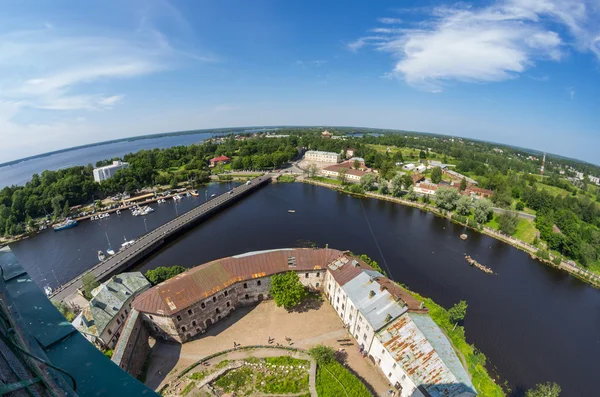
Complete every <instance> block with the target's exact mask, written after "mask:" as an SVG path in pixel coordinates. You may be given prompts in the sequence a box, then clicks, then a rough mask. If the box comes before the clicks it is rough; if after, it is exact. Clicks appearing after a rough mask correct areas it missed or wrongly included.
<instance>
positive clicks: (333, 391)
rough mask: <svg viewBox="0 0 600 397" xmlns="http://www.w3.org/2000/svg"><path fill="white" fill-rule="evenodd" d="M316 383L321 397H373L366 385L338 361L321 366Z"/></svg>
mask: <svg viewBox="0 0 600 397" xmlns="http://www.w3.org/2000/svg"><path fill="white" fill-rule="evenodd" d="M316 383H317V384H316V386H317V394H318V395H319V397H344V396H346V394H347V395H348V396H351V397H371V396H372V394H371V392H370V391H369V389H367V387H366V386H365V385H364V383H362V382H361V381H360V379H358V378H357V377H356V376H354V374H352V373H351V372H350V371H348V369H346V367H344V366H343V365H342V364H340V363H338V362H337V361H332V362H329V363H327V364H319V367H318V369H317V382H316Z"/></svg>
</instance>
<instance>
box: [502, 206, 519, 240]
mask: <svg viewBox="0 0 600 397" xmlns="http://www.w3.org/2000/svg"><path fill="white" fill-rule="evenodd" d="M518 223H519V216H518V215H517V214H516V213H514V212H512V211H505V212H503V213H501V214H500V215H499V216H498V227H499V228H500V231H501V232H502V233H505V234H508V235H509V236H512V234H513V233H514V232H515V231H516V230H517V224H518Z"/></svg>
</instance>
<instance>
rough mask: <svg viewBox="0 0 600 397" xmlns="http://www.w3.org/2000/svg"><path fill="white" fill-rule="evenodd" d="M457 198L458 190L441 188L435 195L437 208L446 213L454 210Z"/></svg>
mask: <svg viewBox="0 0 600 397" xmlns="http://www.w3.org/2000/svg"><path fill="white" fill-rule="evenodd" d="M459 198H460V193H459V192H458V190H456V189H453V188H449V187H441V188H439V189H438V190H437V191H436V193H435V202H436V204H437V206H438V207H440V208H442V209H445V210H448V211H453V210H454V209H455V208H456V204H457V203H458V199H459Z"/></svg>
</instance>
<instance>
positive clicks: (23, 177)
mask: <svg viewBox="0 0 600 397" xmlns="http://www.w3.org/2000/svg"><path fill="white" fill-rule="evenodd" d="M215 135H216V134H214V133H209V132H201V133H198V134H190V135H173V136H166V137H161V138H148V139H138V140H131V141H121V142H115V143H108V144H101V145H97V146H91V147H86V148H82V149H74V150H69V151H66V152H61V153H55V154H52V155H49V156H44V157H37V158H34V159H31V160H26V161H22V162H20V163H16V164H13V165H8V166H4V167H0V188H2V187H4V186H11V185H24V184H25V183H26V182H27V181H29V180H30V179H31V175H33V174H36V173H37V174H39V173H41V172H42V171H44V170H58V169H61V168H67V167H73V166H76V165H88V164H90V163H91V164H93V165H96V161H100V160H106V159H112V158H114V157H122V156H123V155H125V154H128V153H135V152H137V151H139V150H143V149H154V148H161V149H164V148H168V147H173V146H179V145H191V144H193V143H199V142H202V141H204V140H206V139H208V138H211V137H213V136H215Z"/></svg>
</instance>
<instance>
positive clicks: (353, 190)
mask: <svg viewBox="0 0 600 397" xmlns="http://www.w3.org/2000/svg"><path fill="white" fill-rule="evenodd" d="M348 191H349V192H350V193H354V194H364V193H365V190H364V189H363V188H362V187H360V185H351V186H350V187H349V188H348Z"/></svg>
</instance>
